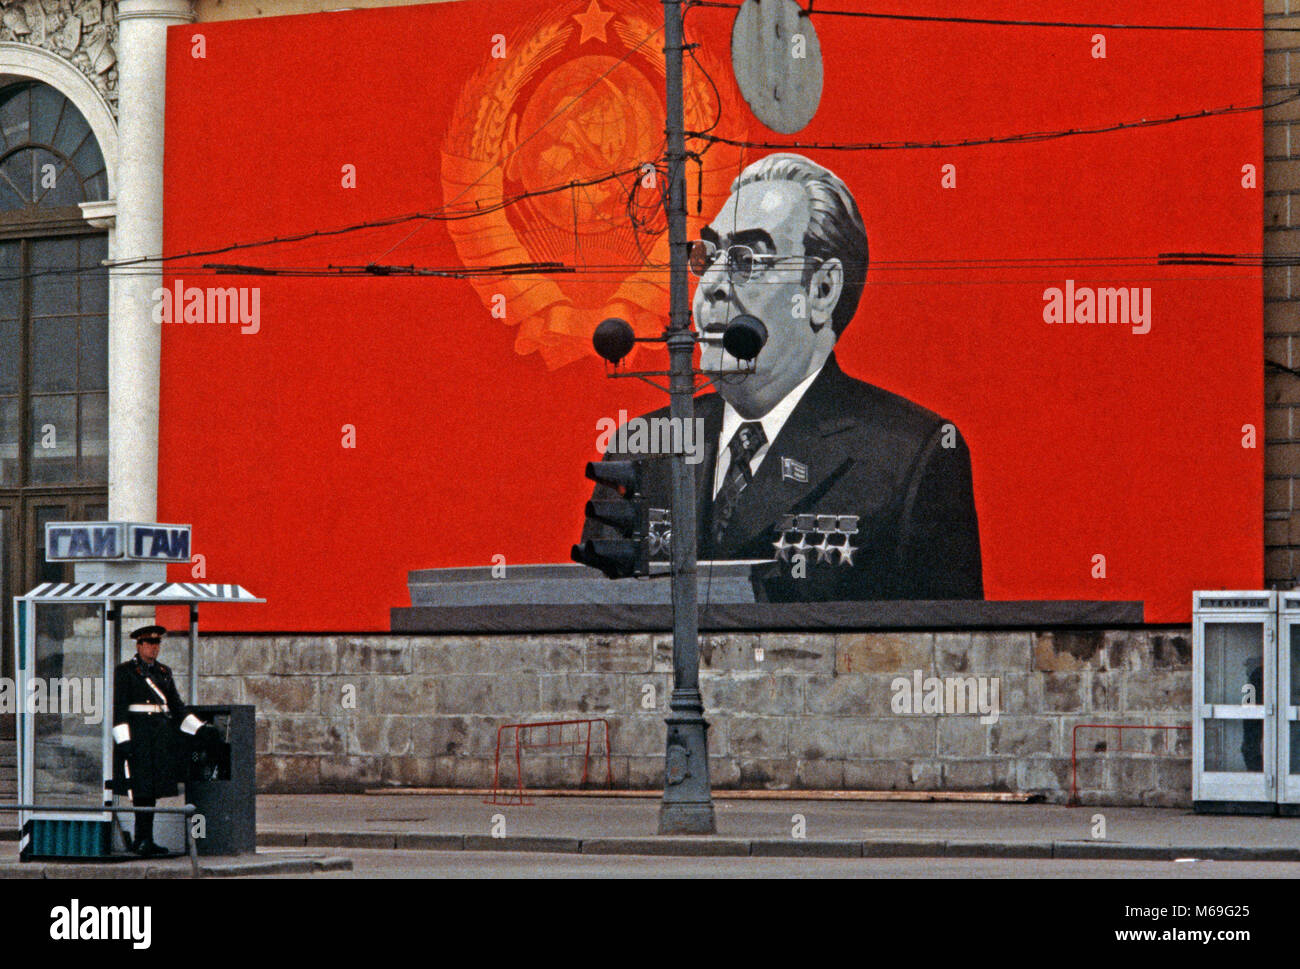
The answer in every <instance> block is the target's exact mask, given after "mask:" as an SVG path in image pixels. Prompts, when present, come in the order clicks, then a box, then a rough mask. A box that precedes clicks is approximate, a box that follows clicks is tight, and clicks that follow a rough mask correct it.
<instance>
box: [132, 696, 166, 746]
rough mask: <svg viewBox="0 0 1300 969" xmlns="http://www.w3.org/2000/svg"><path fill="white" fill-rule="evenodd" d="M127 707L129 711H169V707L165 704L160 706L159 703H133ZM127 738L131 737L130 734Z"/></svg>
mask: <svg viewBox="0 0 1300 969" xmlns="http://www.w3.org/2000/svg"><path fill="white" fill-rule="evenodd" d="M126 709H127V712H128V713H166V712H167V708H166V707H165V706H159V705H158V704H157V703H132V704H131V705H130V706H129V707H127V708H126ZM124 726H125V725H124ZM127 739H130V736H129V734H128V738H127Z"/></svg>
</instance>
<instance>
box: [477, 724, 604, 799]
mask: <svg viewBox="0 0 1300 969" xmlns="http://www.w3.org/2000/svg"><path fill="white" fill-rule="evenodd" d="M596 724H601V725H602V726H603V727H604V728H605V786H606V787H608V788H610V789H613V787H614V769H613V765H612V763H611V761H610V753H609V721H608V720H606V719H605V718H604V717H597V718H594V719H591V720H544V721H540V722H538V723H506V724H502V725H501V726H500V727H498V728H497V751H496V759H495V762H494V764H493V767H492V796H491V797H489V798H485V799H484V801H483V803H484V804H518V805H529V804H532V803H533V802H532V801H529V800H527V799H525V797H524V765H523V752H524V751H525V750H534V749H539V748H546V747H564V746H568V747H570V748H573V747H575V746H577V745H578V744H582V745H583V757H582V780H581V782H580V783H581V784H582V785H583V786H585V785H586V783H587V775H588V771H589V767H590V764H591V729H592V727H593V726H595V725H596ZM566 727H586V730H585V731H583V730H575V731H574V732H573V735H572V736H571V737H569V738H568V739H565V731H564V728H566ZM541 729H545V731H546V733H545V735H544V737H545V739H543V740H537V739H536V738H535V733H534V732H535V731H537V730H541ZM507 730H513V731H514V738H515V790H514V791H512V792H510V793H506V792H504V791H502V790H501V738H502V736H503V735H504V734H505V732H506V731H507ZM584 733H585V736H584ZM521 734H522V735H523V739H522V741H521V739H520V735H521Z"/></svg>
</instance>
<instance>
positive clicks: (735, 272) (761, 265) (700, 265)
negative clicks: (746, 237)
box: [688, 239, 806, 285]
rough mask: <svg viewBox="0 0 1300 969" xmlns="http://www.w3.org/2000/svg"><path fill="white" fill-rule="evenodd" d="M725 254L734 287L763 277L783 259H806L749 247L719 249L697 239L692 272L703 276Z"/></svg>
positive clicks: (692, 244)
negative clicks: (759, 250) (758, 250)
mask: <svg viewBox="0 0 1300 969" xmlns="http://www.w3.org/2000/svg"><path fill="white" fill-rule="evenodd" d="M723 252H725V253H726V255H727V275H728V277H730V279H731V282H732V283H733V284H734V285H739V284H741V283H747V282H749V281H750V280H752V279H754V278H755V277H756V276H761V275H762V274H763V273H764V272H765V271H766V270H768V269H769V268H771V267H772V266H773V265H775V264H776V263H778V262H780V261H781V260H782V259H804V258H806V257H804V256H778V255H776V254H775V253H766V252H755V251H754V250H753V249H751V248H750V247H749V246H728V247H727V248H726V249H719V248H718V247H717V245H716V244H714V243H712V242H710V241H708V240H707V239H696V240H695V241H694V242H692V243H691V251H690V257H689V259H688V265H689V266H690V269H691V272H692V273H693V274H694V275H696V276H703V275H704V274H705V273H707V272H708V271H709V270H710V269H712V268H713V264H714V263H715V262H717V261H718V256H719V255H720V254H721V253H723Z"/></svg>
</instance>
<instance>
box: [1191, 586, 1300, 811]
mask: <svg viewBox="0 0 1300 969" xmlns="http://www.w3.org/2000/svg"><path fill="white" fill-rule="evenodd" d="M1193 602H1194V605H1193V610H1192V618H1193V637H1192V674H1193V686H1192V701H1193V711H1194V713H1193V721H1192V803H1193V806H1194V808H1195V810H1196V811H1198V812H1200V813H1206V814H1288V815H1295V814H1300V590H1297V591H1296V592H1272V591H1259V592H1226V591H1220V592H1197V593H1195V595H1194V600H1193Z"/></svg>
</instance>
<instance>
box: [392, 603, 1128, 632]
mask: <svg viewBox="0 0 1300 969" xmlns="http://www.w3.org/2000/svg"><path fill="white" fill-rule="evenodd" d="M1144 614H1145V611H1144V609H1143V603H1142V602H1141V601H1134V602H1093V601H1085V600H1053V601H1015V602H987V601H969V600H944V601H931V600H907V601H888V602H789V603H787V602H782V603H775V602H757V603H754V602H750V603H713V604H711V605H709V606H708V608H701V609H700V629H701V630H702V631H705V632H711V631H712V632H722V631H730V630H809V631H849V630H854V629H959V630H964V629H1016V628H1043V627H1061V626H1085V627H1089V626H1091V627H1106V628H1110V627H1114V626H1140V625H1143V624H1144ZM391 624H392V631H393V632H395V633H542V632H668V631H670V630H671V629H672V624H673V615H672V607H671V606H668V605H603V604H602V605H527V604H525V605H488V606H415V607H409V606H408V607H397V608H394V609H392V610H391Z"/></svg>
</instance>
